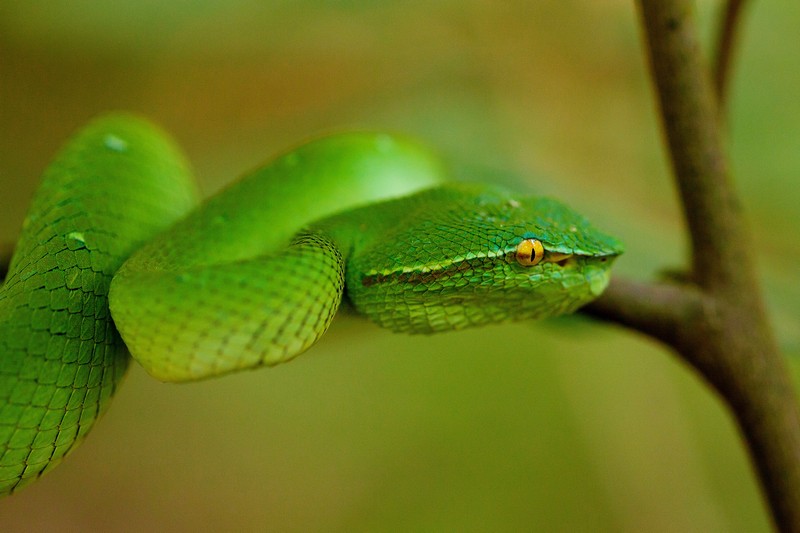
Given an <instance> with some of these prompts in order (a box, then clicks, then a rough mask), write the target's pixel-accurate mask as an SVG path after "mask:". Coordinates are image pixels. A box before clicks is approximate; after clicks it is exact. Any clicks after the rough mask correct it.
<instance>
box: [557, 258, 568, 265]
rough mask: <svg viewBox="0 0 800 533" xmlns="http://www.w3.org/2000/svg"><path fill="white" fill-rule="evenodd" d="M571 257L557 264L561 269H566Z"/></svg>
mask: <svg viewBox="0 0 800 533" xmlns="http://www.w3.org/2000/svg"><path fill="white" fill-rule="evenodd" d="M570 259H571V258H570V257H567V258H564V259H562V260H561V261H556V264H557V265H558V266H560V267H565V266H567V265H568V264H569V263H570Z"/></svg>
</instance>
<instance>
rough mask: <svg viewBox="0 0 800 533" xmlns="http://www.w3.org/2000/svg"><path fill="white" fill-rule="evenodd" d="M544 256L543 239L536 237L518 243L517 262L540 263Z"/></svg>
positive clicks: (529, 264)
mask: <svg viewBox="0 0 800 533" xmlns="http://www.w3.org/2000/svg"><path fill="white" fill-rule="evenodd" d="M542 258H544V246H542V241H538V240H536V239H525V240H524V241H522V242H521V243H519V244H518V245H517V263H519V264H520V265H522V266H526V267H529V266H534V265H538V264H539V263H540V262H541V260H542Z"/></svg>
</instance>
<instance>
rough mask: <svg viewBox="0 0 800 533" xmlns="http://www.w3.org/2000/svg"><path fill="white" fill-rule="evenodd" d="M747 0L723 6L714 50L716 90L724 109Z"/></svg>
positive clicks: (730, 2) (732, 1)
mask: <svg viewBox="0 0 800 533" xmlns="http://www.w3.org/2000/svg"><path fill="white" fill-rule="evenodd" d="M746 3H747V2H746V0H728V1H727V2H726V3H725V5H724V6H723V8H722V11H721V16H720V19H719V26H718V28H717V38H716V49H715V52H714V58H715V59H714V91H715V93H716V95H717V101H718V102H719V107H720V108H721V109H724V108H725V107H726V105H725V104H726V101H727V98H728V89H729V87H730V77H731V63H732V61H731V60H732V58H733V54H734V52H735V48H736V42H737V35H738V32H739V31H740V30H739V28H740V27H741V22H740V19H741V15H742V13H743V9H742V8H743V7H744V6H745V4H746Z"/></svg>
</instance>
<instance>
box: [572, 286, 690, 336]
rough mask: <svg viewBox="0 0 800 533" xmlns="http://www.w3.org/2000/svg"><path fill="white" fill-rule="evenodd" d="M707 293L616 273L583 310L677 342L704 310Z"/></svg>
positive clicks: (602, 318)
mask: <svg viewBox="0 0 800 533" xmlns="http://www.w3.org/2000/svg"><path fill="white" fill-rule="evenodd" d="M702 306H703V295H702V294H701V293H700V292H699V291H698V290H696V289H695V288H693V287H691V286H688V285H687V286H681V285H676V284H667V283H662V284H654V283H646V282H641V281H633V280H628V279H625V278H620V277H614V278H612V280H611V283H609V285H608V288H607V289H606V290H605V292H604V293H603V294H602V296H600V298H598V299H597V300H595V301H594V302H592V303H590V304H589V305H587V306H585V307H584V308H583V309H582V312H583V313H585V314H588V315H589V316H592V317H594V318H597V319H599V320H605V321H611V322H616V323H617V324H620V325H623V326H626V327H628V328H631V329H633V330H636V331H639V332H641V333H645V334H647V335H649V336H651V337H653V338H655V339H658V340H660V341H662V342H663V343H665V344H667V345H670V346H673V345H674V342H675V339H676V338H678V337H679V336H680V335H682V331H681V330H682V328H683V326H684V324H686V323H687V322H691V321H692V320H694V318H695V317H697V316H698V315H699V314H700V313H701V309H702Z"/></svg>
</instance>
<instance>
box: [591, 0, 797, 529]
mask: <svg viewBox="0 0 800 533" xmlns="http://www.w3.org/2000/svg"><path fill="white" fill-rule="evenodd" d="M639 6H640V12H641V16H642V23H643V27H644V29H645V38H646V42H647V48H648V54H649V60H650V61H649V62H650V67H651V71H652V75H653V79H654V81H655V85H656V89H657V93H658V99H659V104H660V110H661V117H662V119H663V125H664V132H665V135H666V139H667V144H668V146H669V153H670V159H671V162H672V166H673V174H674V177H675V181H676V185H677V187H678V189H679V192H680V197H681V201H682V206H683V211H684V216H685V218H686V223H687V226H688V229H689V235H690V244H691V255H692V261H691V263H692V268H691V276H690V278H691V279H692V280H693V281H694V283H695V284H696V285H663V284H661V285H656V284H643V283H636V282H629V281H624V280H615V281H614V282H613V283H612V284H611V285H610V286H609V288H608V290H607V292H606V294H605V295H603V296H602V297H601V298H600V299H598V300H597V301H596V302H595V303H593V304H592V305H591V306H589V307H588V308H587V312H588V313H590V314H592V315H593V316H596V317H600V318H602V319H605V320H613V321H615V322H618V323H620V324H623V325H626V326H628V327H631V328H633V329H635V330H638V331H641V332H644V333H646V334H648V335H650V336H652V337H654V338H656V339H659V340H661V341H662V342H664V343H666V344H668V345H670V346H672V347H673V348H674V349H675V350H676V351H677V352H678V353H679V355H680V356H681V357H682V358H683V359H684V360H685V361H687V362H688V363H690V364H691V365H692V366H693V367H694V368H695V369H696V370H697V371H698V372H699V373H700V374H701V375H702V376H703V377H704V378H705V379H706V380H707V381H708V382H709V383H710V384H711V385H712V386H713V387H714V389H715V390H716V391H717V392H718V393H719V394H720V396H721V397H722V398H723V400H724V401H725V402H726V404H727V405H728V407H729V408H730V410H731V413H732V414H733V416H734V417H735V418H736V421H737V423H738V426H739V428H740V430H741V432H742V436H743V437H744V439H745V441H746V443H747V445H748V447H749V450H750V455H751V458H752V460H753V464H754V466H755V468H756V471H757V473H758V475H759V478H760V480H761V483H762V486H763V488H764V492H765V494H766V497H767V500H768V501H769V504H770V508H771V510H772V515H773V517H774V519H775V523H776V524H777V525H778V526H779V527H780V528H781V529H782V530H785V531H800V410H798V404H797V397H796V393H795V391H794V388H793V385H792V382H791V379H790V377H789V373H788V371H787V368H786V365H785V363H784V361H783V359H782V358H781V356H780V354H779V353H778V350H777V347H776V343H775V340H774V338H773V334H772V331H771V329H770V327H769V324H768V322H767V320H766V317H765V312H764V306H763V303H762V300H761V292H760V288H759V285H758V281H757V277H756V273H755V267H754V265H753V261H752V259H751V255H752V251H753V250H755V249H756V248H755V247H753V246H752V240H751V238H750V235H749V233H748V230H747V227H746V224H745V221H744V216H743V214H742V210H741V207H740V204H739V199H738V197H737V195H736V192H735V189H734V187H733V183H732V180H731V178H730V175H729V168H728V160H727V156H726V153H725V149H724V146H723V142H722V136H721V134H720V127H719V124H720V121H719V118H720V116H719V113H718V107H717V100H716V98H715V95H714V91H713V89H712V82H711V77H710V75H709V72H708V69H707V67H706V65H705V64H704V62H703V60H702V56H701V52H700V47H699V40H698V36H697V30H696V25H695V21H694V13H693V3H692V2H690V1H689V0H639ZM736 18H737V17H736V16H734V17H733V22H732V24H734V25H735V21H736ZM727 31H728V32H729V33H730V34H731V35H733V29H732V28H731V29H729V30H727ZM731 48H732V46H730V45H724V49H725V50H727V51H726V52H724V53H725V54H726V55H728V57H727V58H726V59H725V61H726V62H727V63H726V65H725V66H724V67H723V68H722V71H723V72H727V71H728V70H729V67H728V63H729V62H730V58H729V56H730V49H731Z"/></svg>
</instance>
